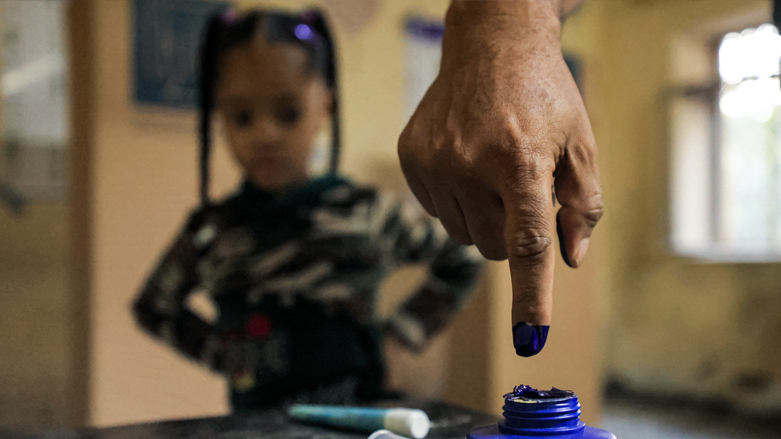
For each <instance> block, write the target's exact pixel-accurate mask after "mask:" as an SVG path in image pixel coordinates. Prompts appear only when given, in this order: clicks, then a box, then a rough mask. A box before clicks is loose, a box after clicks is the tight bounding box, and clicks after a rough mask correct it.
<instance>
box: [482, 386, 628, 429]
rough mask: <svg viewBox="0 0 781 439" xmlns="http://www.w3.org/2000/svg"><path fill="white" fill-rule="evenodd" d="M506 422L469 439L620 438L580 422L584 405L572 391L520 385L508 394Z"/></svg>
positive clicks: (499, 423)
mask: <svg viewBox="0 0 781 439" xmlns="http://www.w3.org/2000/svg"><path fill="white" fill-rule="evenodd" d="M503 409H504V412H503V415H504V419H502V420H500V421H499V422H498V423H496V424H492V425H486V426H484V427H480V428H477V429H475V430H473V431H472V432H471V433H469V434H468V435H467V439H522V438H535V439H545V438H555V439H616V437H615V436H614V435H613V434H612V433H610V432H609V431H606V430H602V429H600V428H594V427H589V426H587V425H586V424H584V423H583V421H581V420H580V403H579V402H578V397H577V395H575V393H573V392H571V391H569V390H559V389H557V388H555V387H554V388H552V389H551V390H536V389H534V388H532V387H529V386H524V385H520V386H516V387H515V389H513V391H512V392H510V393H508V394H506V395H504V407H503Z"/></svg>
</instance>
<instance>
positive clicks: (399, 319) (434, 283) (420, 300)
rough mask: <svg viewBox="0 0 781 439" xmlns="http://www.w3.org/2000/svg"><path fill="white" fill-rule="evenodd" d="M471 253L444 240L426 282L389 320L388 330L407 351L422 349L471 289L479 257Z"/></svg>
mask: <svg viewBox="0 0 781 439" xmlns="http://www.w3.org/2000/svg"><path fill="white" fill-rule="evenodd" d="M473 250H474V249H470V248H468V247H464V246H461V245H458V244H457V243H455V242H453V241H448V242H447V243H446V244H445V246H444V247H443V248H442V249H441V251H440V253H439V255H438V256H437V257H436V258H435V259H434V260H433V261H432V264H431V269H430V273H429V277H428V279H427V280H426V282H424V284H423V285H422V286H421V287H420V289H419V290H418V291H417V292H416V293H415V294H413V295H412V297H410V298H409V300H407V301H406V302H405V303H404V304H403V305H402V306H401V307H400V308H399V310H398V311H397V312H396V313H395V314H394V315H393V316H392V317H391V319H390V320H389V322H388V323H389V329H390V330H391V331H392V333H393V334H394V335H395V336H396V337H397V338H398V339H399V340H400V341H401V342H402V343H404V344H405V345H406V346H407V347H408V348H410V349H412V350H416V351H418V350H421V349H422V348H423V347H425V345H426V344H427V343H428V342H429V341H430V340H431V339H432V338H433V337H435V336H436V335H437V334H438V333H439V332H441V331H442V330H443V329H444V328H446V327H447V325H448V324H449V323H450V321H451V320H452V318H453V317H455V315H456V314H457V313H458V311H459V310H460V309H461V306H462V305H463V303H464V302H465V301H466V299H467V298H468V296H469V295H470V294H471V293H472V291H473V290H474V287H475V284H476V283H477V278H478V275H479V272H480V269H481V267H482V263H483V258H482V257H480V256H479V255H478V254H477V252H476V251H473Z"/></svg>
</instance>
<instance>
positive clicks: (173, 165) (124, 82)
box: [82, 0, 599, 425]
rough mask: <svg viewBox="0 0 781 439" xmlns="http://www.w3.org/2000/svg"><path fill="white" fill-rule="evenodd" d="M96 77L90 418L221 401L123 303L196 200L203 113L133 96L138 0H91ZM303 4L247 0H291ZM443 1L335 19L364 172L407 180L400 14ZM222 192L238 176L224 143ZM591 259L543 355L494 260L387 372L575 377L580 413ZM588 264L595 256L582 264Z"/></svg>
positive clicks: (563, 275)
mask: <svg viewBox="0 0 781 439" xmlns="http://www.w3.org/2000/svg"><path fill="white" fill-rule="evenodd" d="M90 4H91V5H92V7H93V12H94V16H93V18H92V20H93V21H92V23H91V28H92V29H93V30H94V34H93V35H92V38H91V41H93V44H94V49H93V50H94V51H93V60H92V64H93V66H94V71H93V74H94V76H95V81H94V87H93V88H92V92H93V93H94V99H93V100H92V102H93V113H92V115H91V116H86V117H90V118H92V120H93V122H94V123H93V124H92V128H91V129H90V132H91V133H93V136H92V138H91V139H88V141H87V144H88V145H89V148H90V152H89V155H91V159H90V162H89V175H90V176H91V177H90V178H91V180H92V181H91V182H87V183H86V184H89V187H90V190H89V191H87V192H91V194H89V196H88V203H87V204H88V205H89V206H90V207H89V212H90V218H91V226H89V225H87V227H89V230H90V232H91V233H90V235H91V237H90V245H89V258H90V261H91V262H90V264H89V267H88V268H83V269H82V270H85V272H88V273H89V281H88V282H85V284H86V285H88V288H89V291H90V315H91V320H90V321H91V325H92V326H91V330H90V334H91V335H90V356H89V371H90V374H89V406H90V409H89V422H90V423H91V424H93V425H113V424H121V423H128V422H139V421H147V420H155V419H164V418H174V417H190V416H203V415H212V414H220V413H224V412H225V411H226V409H227V407H226V403H225V389H224V384H223V382H222V380H221V379H220V378H219V377H217V376H214V375H211V374H209V373H206V372H204V371H203V370H202V369H201V368H200V367H198V366H197V365H194V364H191V363H189V362H187V361H184V360H182V359H180V358H179V357H178V356H177V355H176V354H174V353H172V352H171V351H170V349H168V348H166V347H164V346H162V345H161V344H159V343H157V342H155V341H153V340H151V339H149V338H148V337H147V336H146V335H144V334H143V333H141V332H140V331H139V330H138V329H137V328H136V326H135V324H134V322H133V321H132V318H131V315H130V313H129V312H128V311H129V309H128V306H129V304H130V301H131V300H132V299H133V297H134V295H135V294H136V291H137V289H138V288H139V286H140V285H141V282H142V280H143V279H144V277H145V275H146V274H147V272H148V270H149V269H150V268H151V267H152V265H153V264H154V261H155V260H156V258H157V257H158V255H159V253H160V251H161V250H162V249H163V248H164V246H165V245H166V244H167V243H168V241H169V240H170V239H171V237H172V236H173V234H174V233H175V231H176V230H177V229H178V228H179V227H180V226H181V225H182V222H183V220H184V217H185V215H186V212H187V211H188V210H189V209H190V208H192V207H193V206H194V205H195V203H196V197H195V194H196V190H195V188H196V178H195V177H196V168H195V165H196V154H195V151H196V142H195V140H196V139H195V135H194V132H195V125H194V115H193V114H192V113H189V112H175V111H164V110H152V109H144V108H138V107H136V106H135V105H133V104H132V103H131V102H130V100H129V94H130V92H129V90H130V84H129V80H130V78H129V71H130V64H129V63H130V59H129V53H130V52H129V51H130V49H131V46H130V44H131V42H130V29H129V25H130V3H129V2H127V1H124V0H114V1H97V2H91V3H90ZM301 4H304V2H298V1H296V2H293V1H291V2H282V1H277V2H260V1H257V2H254V1H245V2H242V5H264V6H265V5H276V6H280V7H282V6H284V7H295V6H298V5H301ZM446 5H447V2H446V1H444V0H440V1H427V2H418V1H411V0H405V1H401V0H395V1H390V0H388V1H382V2H380V3H379V11H378V12H377V15H376V16H375V17H374V18H373V21H372V22H371V23H370V24H369V26H367V27H366V28H364V29H361V30H359V31H357V32H356V33H348V32H346V31H345V30H344V29H342V28H341V27H340V26H337V38H338V43H339V48H340V49H339V50H340V62H341V63H340V66H341V67H340V73H341V80H342V84H344V86H343V92H342V93H343V103H344V104H343V108H344V120H345V125H344V130H345V142H344V148H345V153H344V161H343V164H344V170H345V171H346V172H347V173H348V174H350V175H352V176H354V177H355V178H357V179H360V180H369V179H371V178H373V177H376V176H377V175H381V176H383V177H382V181H380V182H379V183H381V184H382V185H384V186H389V187H394V188H398V187H400V186H401V184H402V180H401V178H400V173H399V171H398V165H397V159H396V152H395V144H396V139H397V137H398V133H399V132H400V130H401V128H402V127H403V123H404V120H402V114H403V96H404V95H403V44H402V38H403V33H402V24H403V19H404V18H405V17H406V16H407V14H408V13H410V12H412V11H420V10H422V12H423V13H424V14H426V15H430V16H432V17H437V16H440V17H441V16H442V14H443V12H444V10H445V7H446ZM217 151H218V153H217V157H216V158H215V170H216V171H215V174H216V177H215V180H216V181H215V184H214V188H215V193H224V192H225V191H226V190H229V189H230V188H232V187H233V185H234V184H235V182H236V174H235V171H234V170H233V168H232V165H231V164H230V161H229V160H228V158H227V157H226V155H225V152H224V149H223V148H220V147H218V148H217ZM595 247H597V248H596V249H595V250H594V253H595V255H594V256H593V259H592V261H593V262H592V263H593V265H591V266H590V267H592V268H584V269H582V270H580V271H578V272H574V271H571V270H568V269H566V270H565V269H563V268H562V267H561V266H560V267H558V268H559V273H560V274H559V275H558V278H557V301H556V306H557V311H556V312H557V316H559V317H556V320H555V322H554V329H553V331H552V333H551V341H550V345H549V347H548V348H546V351H545V352H544V353H543V354H542V355H540V356H539V357H538V358H536V359H533V360H524V359H520V358H517V357H515V355H514V353H513V351H512V345H511V340H510V320H509V317H510V316H509V303H510V296H509V280H508V275H507V270H506V267H505V266H504V265H503V264H496V265H493V266H492V267H490V268H489V269H488V270H487V273H488V281H486V284H485V285H484V287H483V288H482V292H481V293H480V294H478V295H477V297H475V299H473V300H472V301H471V302H470V304H469V305H468V306H467V309H466V310H465V312H464V314H463V315H462V316H461V317H460V318H459V320H458V321H457V322H456V324H455V325H454V328H453V330H452V331H450V332H449V334H446V335H444V336H443V337H441V338H440V339H438V340H437V341H436V342H435V343H434V344H433V346H432V347H431V348H430V349H429V350H428V351H427V352H426V353H424V354H423V356H422V358H415V357H413V356H412V355H410V354H406V353H398V352H397V351H393V349H394V348H393V347H391V348H390V349H391V350H392V352H397V355H394V356H393V359H392V360H391V367H392V368H393V373H392V378H391V381H392V382H394V383H396V384H398V385H401V386H403V387H405V388H407V389H411V390H412V392H413V393H414V394H416V395H419V396H424V397H426V396H428V397H446V398H448V399H449V400H451V401H455V402H459V403H463V404H467V405H470V406H473V407H477V408H481V409H485V410H491V411H494V412H498V411H499V410H500V405H501V394H503V393H505V392H506V391H508V390H510V389H511V388H512V385H514V384H519V383H521V382H524V383H531V384H536V385H540V386H545V385H557V386H560V387H571V388H574V389H576V390H577V391H578V393H580V394H581V396H583V399H584V402H585V403H586V406H587V409H586V410H585V417H586V419H587V420H594V419H595V418H596V414H597V412H598V403H597V398H596V395H597V368H596V364H597V358H598V357H597V355H596V353H597V352H598V350H597V343H596V340H597V337H596V326H595V325H596V314H595V309H596V308H595V307H596V305H595V301H594V300H592V299H593V297H594V295H595V294H596V292H597V288H598V279H597V276H596V273H597V272H596V271H595V270H594V267H598V266H599V264H598V263H597V261H598V260H599V259H598V258H599V256H598V255H599V249H598V247H599V246H598V245H595ZM587 267H588V266H587Z"/></svg>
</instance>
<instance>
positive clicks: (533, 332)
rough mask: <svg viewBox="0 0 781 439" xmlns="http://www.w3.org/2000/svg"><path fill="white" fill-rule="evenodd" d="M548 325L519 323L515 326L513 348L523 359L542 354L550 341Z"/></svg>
mask: <svg viewBox="0 0 781 439" xmlns="http://www.w3.org/2000/svg"><path fill="white" fill-rule="evenodd" d="M549 328H550V327H549V326H548V325H528V324H526V323H525V322H519V323H517V324H516V325H515V326H513V346H515V353H516V354H518V355H519V356H521V357H531V356H533V355H537V354H539V353H540V351H541V350H542V348H543V347H545V342H546V341H547V340H548V329H549Z"/></svg>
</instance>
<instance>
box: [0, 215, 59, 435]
mask: <svg viewBox="0 0 781 439" xmlns="http://www.w3.org/2000/svg"><path fill="white" fill-rule="evenodd" d="M66 212H67V210H66V208H65V206H64V205H63V204H49V205H36V206H29V207H28V208H26V209H25V212H24V213H23V214H21V215H15V214H13V213H11V212H9V211H8V210H7V209H6V208H5V207H4V206H0V297H2V308H1V309H0V334H2V336H0V431H2V430H3V429H8V430H22V431H38V430H41V429H50V428H56V427H59V426H62V425H66V424H67V421H68V410H67V400H66V398H67V379H68V370H69V362H68V359H69V354H70V345H69V340H68V333H67V331H66V329H67V323H68V322H67V315H66V313H65V307H66V301H67V288H66V280H67V270H66V252H67V242H68V240H67V230H66V223H67V222H66Z"/></svg>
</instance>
